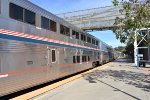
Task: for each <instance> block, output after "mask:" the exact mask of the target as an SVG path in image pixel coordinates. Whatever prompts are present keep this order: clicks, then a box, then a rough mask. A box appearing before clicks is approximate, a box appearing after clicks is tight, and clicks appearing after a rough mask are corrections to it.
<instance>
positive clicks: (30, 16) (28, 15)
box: [24, 9, 35, 25]
mask: <svg viewBox="0 0 150 100" xmlns="http://www.w3.org/2000/svg"><path fill="white" fill-rule="evenodd" d="M24 22H26V23H29V24H32V25H35V13H34V12H31V11H29V10H26V9H25V12H24Z"/></svg>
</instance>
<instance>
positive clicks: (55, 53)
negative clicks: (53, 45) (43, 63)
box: [51, 49, 57, 63]
mask: <svg viewBox="0 0 150 100" xmlns="http://www.w3.org/2000/svg"><path fill="white" fill-rule="evenodd" d="M52 51H55V61H53V53H52ZM56 53H57V52H56V49H51V62H52V63H56V62H57V55H56Z"/></svg>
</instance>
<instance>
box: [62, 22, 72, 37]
mask: <svg viewBox="0 0 150 100" xmlns="http://www.w3.org/2000/svg"><path fill="white" fill-rule="evenodd" d="M60 33H61V34H63V35H66V36H70V29H69V28H68V27H66V26H63V25H60Z"/></svg>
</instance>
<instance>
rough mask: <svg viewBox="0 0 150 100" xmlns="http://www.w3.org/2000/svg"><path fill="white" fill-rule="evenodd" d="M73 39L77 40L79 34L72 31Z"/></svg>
mask: <svg viewBox="0 0 150 100" xmlns="http://www.w3.org/2000/svg"><path fill="white" fill-rule="evenodd" d="M72 35H73V38H76V39H79V32H76V31H74V30H73V31H72Z"/></svg>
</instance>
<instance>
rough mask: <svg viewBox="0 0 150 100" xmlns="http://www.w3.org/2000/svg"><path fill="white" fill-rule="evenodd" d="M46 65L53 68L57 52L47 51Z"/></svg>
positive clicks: (53, 50) (50, 49) (54, 50)
mask: <svg viewBox="0 0 150 100" xmlns="http://www.w3.org/2000/svg"><path fill="white" fill-rule="evenodd" d="M47 57H48V58H47V60H48V61H47V65H48V66H49V67H53V66H54V65H56V64H57V50H56V49H53V48H49V49H48V54H47Z"/></svg>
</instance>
